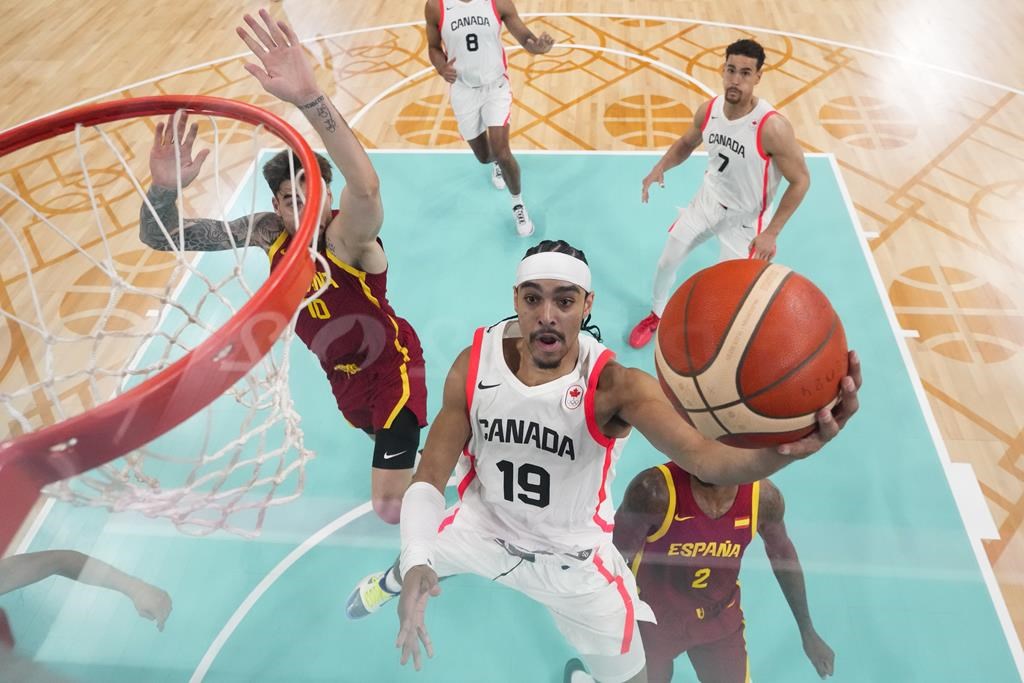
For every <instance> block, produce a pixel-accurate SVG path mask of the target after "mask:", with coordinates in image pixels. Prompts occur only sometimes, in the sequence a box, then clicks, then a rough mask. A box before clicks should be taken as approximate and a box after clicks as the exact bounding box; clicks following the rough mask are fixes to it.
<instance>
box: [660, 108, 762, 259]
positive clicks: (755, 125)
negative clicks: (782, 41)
mask: <svg viewBox="0 0 1024 683" xmlns="http://www.w3.org/2000/svg"><path fill="white" fill-rule="evenodd" d="M724 102H725V101H724V99H723V98H721V97H715V98H714V99H712V100H711V104H710V106H708V110H707V115H706V116H705V117H704V126H703V128H701V138H702V140H703V142H704V146H705V148H706V149H707V153H708V166H707V169H706V170H705V171H704V182H702V183H701V186H700V189H699V190H698V191H697V194H696V195H695V196H694V198H693V199H692V200H691V201H690V204H689V206H687V207H686V208H685V209H683V210H682V211H681V212H680V213H679V217H678V219H676V222H675V223H673V224H672V226H671V227H670V228H669V234H671V235H672V236H673V237H675V238H676V239H680V240H684V241H686V242H692V243H693V244H699V243H700V242H703V241H704V240H706V239H708V238H709V237H711V236H712V235H715V236H716V237H718V240H719V243H720V251H719V260H721V261H725V260H728V259H736V258H747V257H748V256H749V255H750V241H751V240H753V239H754V237H756V236H757V235H759V234H761V231H762V230H763V229H764V228H765V227H766V226H767V225H768V223H769V222H770V221H771V218H772V209H771V203H772V199H773V198H774V197H775V191H776V190H777V189H778V187H779V179H780V173H779V170H778V168H777V167H776V166H775V164H774V163H772V160H771V157H769V156H768V155H767V154H766V153H765V151H764V147H762V145H761V131H762V130H763V129H764V124H765V122H766V121H767V120H768V119H769V118H771V117H772V116H775V115H776V114H777V112H776V111H775V109H774V108H773V107H772V106H771V105H770V104H768V103H767V102H765V101H764V100H763V99H760V98H759V99H758V101H757V104H756V105H755V106H754V109H753V110H752V111H751V112H750V113H749V114H747V115H746V116H742V117H740V118H738V119H735V120H732V121H730V120H729V119H727V118H726V117H725V114H724V112H723V106H724Z"/></svg>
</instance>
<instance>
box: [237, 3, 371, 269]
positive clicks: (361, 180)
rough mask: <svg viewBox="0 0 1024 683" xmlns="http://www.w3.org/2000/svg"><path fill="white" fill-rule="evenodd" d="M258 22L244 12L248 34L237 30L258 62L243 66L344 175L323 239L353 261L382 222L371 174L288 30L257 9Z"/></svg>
mask: <svg viewBox="0 0 1024 683" xmlns="http://www.w3.org/2000/svg"><path fill="white" fill-rule="evenodd" d="M260 19H261V20H262V23H261V22H260V21H257V20H256V19H255V18H254V17H252V16H250V15H248V14H247V15H245V23H246V24H247V25H248V27H249V31H247V30H246V29H245V28H242V27H239V28H238V29H237V30H238V35H239V36H240V37H241V38H242V40H243V41H245V44H246V45H248V46H249V49H250V50H252V52H253V54H254V55H256V57H257V58H258V59H259V60H260V62H261V64H262V67H260V66H257V65H255V64H251V63H250V64H246V65H245V69H246V71H248V72H249V73H250V74H252V75H253V76H254V77H255V78H256V80H258V81H259V82H260V85H261V86H263V89H264V90H266V91H267V92H269V93H270V94H271V95H274V96H275V97H278V98H279V99H281V100H283V101H285V102H290V103H291V104H294V105H295V106H296V107H298V109H299V111H301V112H302V113H303V115H305V117H306V119H307V120H308V121H309V122H310V124H311V125H312V126H313V129H314V130H316V132H317V134H318V135H319V136H320V139H321V140H322V141H323V143H324V147H326V148H327V153H328V155H329V156H330V157H331V161H333V162H334V164H335V165H336V166H337V167H338V169H339V170H340V171H341V175H342V176H344V178H345V188H344V189H343V190H342V192H341V198H340V200H339V204H338V209H339V211H338V215H337V216H335V218H334V219H333V220H332V221H331V224H330V225H329V226H328V228H327V234H326V239H327V243H328V248H330V249H331V251H333V252H334V253H336V254H338V255H340V256H342V257H344V256H346V255H347V256H349V257H350V258H352V259H353V260H358V259H359V257H360V255H361V254H362V252H363V251H365V249H367V248H368V247H369V245H371V244H373V243H375V240H376V238H377V234H378V233H379V232H380V226H381V224H382V223H383V221H384V209H383V207H382V205H381V201H380V180H379V179H378V177H377V172H376V171H375V170H374V168H373V164H372V163H371V162H370V157H369V156H367V154H366V150H364V149H363V146H362V145H361V144H360V143H359V140H358V139H357V138H356V136H355V133H353V132H352V129H351V128H349V126H348V123H346V121H345V119H344V118H343V117H342V116H341V114H340V113H338V110H337V109H336V108H335V107H334V104H332V103H331V101H330V100H329V99H328V98H327V96H326V95H325V94H324V93H323V92H322V91H321V90H320V88H319V87H318V86H317V83H316V78H315V76H314V74H313V67H312V66H311V65H310V63H309V60H308V59H307V57H306V53H305V51H304V49H303V47H302V44H301V43H300V42H299V39H298V37H297V36H296V35H295V33H294V32H293V31H292V29H291V27H290V26H288V24H287V23H285V22H283V21H275V20H274V19H273V18H272V17H271V16H270V14H269V13H268V12H267V11H266V10H260ZM250 31H251V33H250Z"/></svg>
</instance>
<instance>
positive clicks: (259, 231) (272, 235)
mask: <svg viewBox="0 0 1024 683" xmlns="http://www.w3.org/2000/svg"><path fill="white" fill-rule="evenodd" d="M242 224H243V226H246V227H247V226H249V225H252V237H251V238H250V240H249V243H250V244H252V245H253V246H257V247H262V248H263V250H264V251H270V249H271V247H273V246H274V244H275V243H277V242H279V241H280V242H284V241H285V240H287V239H288V236H287V231H286V230H285V227H284V221H282V220H281V217H280V216H278V215H277V214H276V213H274V212H273V211H260V212H258V213H253V214H249V215H248V216H246V217H245V218H244V219H242Z"/></svg>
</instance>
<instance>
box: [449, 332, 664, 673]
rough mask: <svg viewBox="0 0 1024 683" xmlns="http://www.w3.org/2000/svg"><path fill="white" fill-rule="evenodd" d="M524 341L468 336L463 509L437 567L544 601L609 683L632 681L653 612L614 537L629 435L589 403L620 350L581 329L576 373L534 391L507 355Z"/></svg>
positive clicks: (456, 513)
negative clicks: (606, 422) (507, 343)
mask: <svg viewBox="0 0 1024 683" xmlns="http://www.w3.org/2000/svg"><path fill="white" fill-rule="evenodd" d="M520 336H521V332H520V330H519V323H518V322H517V321H514V320H513V321H507V322H503V323H499V324H497V325H495V326H493V327H491V328H487V329H484V328H480V329H479V330H477V332H476V334H475V336H474V338H473V346H472V352H471V357H470V366H469V372H468V374H467V380H466V403H467V406H468V409H469V422H470V425H471V428H472V434H471V436H470V439H469V441H468V443H467V445H466V448H465V451H464V453H463V457H462V459H461V461H460V464H459V468H458V470H457V478H456V481H459V484H458V493H459V502H458V503H457V504H456V505H455V506H454V507H453V508H451V509H450V510H449V511H448V513H447V514H446V517H445V519H444V521H443V522H442V523H441V525H440V527H439V529H438V537H437V542H436V546H435V548H434V563H435V564H434V570H435V571H436V572H437V574H438V576H449V575H452V574H461V573H474V574H478V575H480V576H484V577H487V578H489V579H494V580H496V581H498V582H500V583H503V584H505V585H507V586H510V587H512V588H515V589H517V590H519V591H520V592H522V593H524V594H526V595H528V596H530V597H531V598H533V599H534V600H537V601H538V602H540V603H541V604H543V605H544V606H546V607H547V608H548V610H549V611H550V612H551V614H552V616H553V617H554V619H555V622H556V624H557V625H558V628H559V630H560V631H561V632H562V634H563V635H564V636H565V638H566V639H567V640H568V641H569V643H570V644H572V645H573V646H574V647H575V648H576V649H577V650H578V651H579V652H580V654H581V655H582V656H583V658H584V659H585V660H588V664H591V665H593V664H595V663H598V664H600V665H602V671H603V672H605V673H604V677H603V678H602V680H606V679H607V680H609V681H625V680H628V679H629V678H630V677H632V676H633V675H635V674H636V673H637V672H639V671H640V669H641V668H642V667H643V662H644V659H643V645H642V643H641V642H640V638H639V634H638V633H637V632H636V630H635V623H636V620H637V619H650V618H652V616H651V611H650V608H649V607H648V606H647V605H645V604H644V603H643V602H641V601H640V600H639V599H638V598H637V593H636V584H635V582H634V579H633V575H632V574H631V573H630V571H629V568H628V567H627V566H626V564H625V560H623V559H622V556H621V555H620V554H619V552H618V551H617V550H616V549H615V547H614V546H613V545H612V541H611V535H612V534H611V532H612V528H613V527H612V519H613V515H614V509H613V507H612V501H611V482H612V479H613V478H614V475H615V463H616V461H617V459H618V457H619V454H620V452H621V450H622V447H623V445H624V441H625V440H624V439H612V438H609V437H606V436H605V435H603V434H602V433H601V432H600V430H599V428H598V426H597V423H596V420H595V418H594V404H593V400H594V394H595V392H596V388H597V382H598V377H599V376H600V374H601V371H602V369H603V368H604V367H605V365H606V364H607V362H608V361H609V360H611V358H613V356H614V354H613V353H612V352H611V351H609V350H608V349H606V348H605V347H604V346H603V345H601V344H600V343H599V342H598V341H596V340H594V339H593V338H591V337H589V336H587V335H582V334H581V335H580V337H579V346H580V353H579V360H578V362H577V366H576V368H575V370H574V371H572V372H570V373H568V374H567V375H565V376H563V377H560V378H558V379H555V380H552V381H551V382H547V383H545V384H541V385H539V386H533V387H530V386H526V385H524V384H523V383H522V382H520V381H519V379H518V378H517V377H516V376H515V374H514V373H513V372H512V370H511V369H509V367H508V364H507V363H506V361H505V355H504V351H503V343H504V340H505V339H506V338H513V339H516V338H519V337H520ZM622 655H629V656H628V657H622ZM606 658H613V659H612V660H611V667H612V668H611V669H609V664H610V663H609V661H608V660H607V659H606ZM598 660H600V661H598ZM615 667H618V668H615ZM592 670H593V668H592Z"/></svg>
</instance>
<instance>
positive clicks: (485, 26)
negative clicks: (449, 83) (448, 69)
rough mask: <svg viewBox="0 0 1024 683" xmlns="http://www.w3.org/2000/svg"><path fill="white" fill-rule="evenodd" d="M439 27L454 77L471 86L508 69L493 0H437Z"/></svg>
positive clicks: (499, 21) (483, 82) (480, 84)
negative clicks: (453, 67) (439, 7)
mask: <svg viewBox="0 0 1024 683" xmlns="http://www.w3.org/2000/svg"><path fill="white" fill-rule="evenodd" d="M440 3H441V20H440V21H439V22H438V26H437V27H438V29H440V32H441V40H443V41H444V49H445V52H447V54H448V59H449V61H450V60H452V59H454V60H455V73H456V77H457V79H458V80H459V81H460V82H461V83H463V84H464V85H468V86H469V87H471V88H479V87H480V86H483V85H487V84H489V83H493V82H494V81H496V80H498V79H499V78H501V77H502V76H504V75H505V72H506V71H507V69H508V61H507V60H506V58H505V48H504V46H503V45H502V43H501V17H500V16H499V15H498V8H497V7H496V6H495V3H494V0H470V1H469V2H463V0H440Z"/></svg>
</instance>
